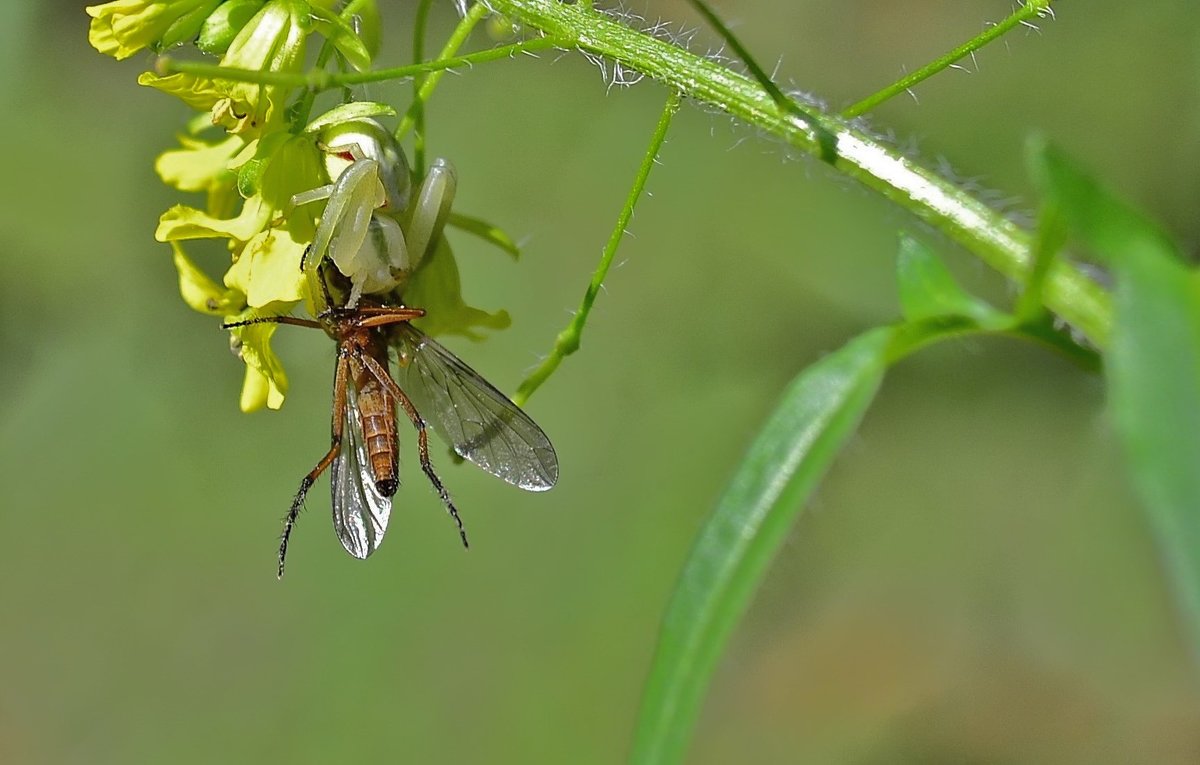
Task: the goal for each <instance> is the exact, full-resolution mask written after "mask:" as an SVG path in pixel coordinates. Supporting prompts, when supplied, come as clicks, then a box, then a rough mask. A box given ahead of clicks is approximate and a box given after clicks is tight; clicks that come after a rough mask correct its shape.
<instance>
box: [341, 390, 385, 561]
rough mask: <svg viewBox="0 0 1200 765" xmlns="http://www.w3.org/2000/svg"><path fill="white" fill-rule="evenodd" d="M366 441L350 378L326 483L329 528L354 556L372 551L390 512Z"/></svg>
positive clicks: (355, 393)
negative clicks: (339, 442)
mask: <svg viewBox="0 0 1200 765" xmlns="http://www.w3.org/2000/svg"><path fill="white" fill-rule="evenodd" d="M366 441H367V440H366V439H365V438H364V437H363V430H362V418H361V416H360V415H359V413H358V391H357V390H356V389H355V386H354V380H353V379H351V380H348V381H347V382H346V414H345V419H344V420H343V422H342V448H341V451H339V452H338V455H337V456H336V457H334V459H333V466H332V469H331V470H332V472H331V474H330V480H329V484H330V487H331V489H332V490H333V528H334V530H335V531H337V535H338V539H340V540H341V541H342V547H345V548H346V552H348V553H350V554H351V555H353V556H354V557H355V558H365V557H367V556H368V555H370V554H371V553H373V552H375V550H376V549H377V548H378V547H379V543H380V542H382V541H383V534H384V532H386V531H387V524H388V518H389V517H390V516H391V514H392V498H391V497H385V496H384V495H383V494H381V493H379V490H378V489H377V488H376V487H375V477H374V476H373V475H372V474H371V460H370V457H369V456H368V454H367V443H366Z"/></svg>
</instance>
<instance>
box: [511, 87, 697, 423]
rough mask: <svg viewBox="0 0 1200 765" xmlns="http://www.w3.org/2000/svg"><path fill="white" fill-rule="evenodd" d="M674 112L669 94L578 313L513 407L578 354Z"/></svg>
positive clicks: (527, 380)
mask: <svg viewBox="0 0 1200 765" xmlns="http://www.w3.org/2000/svg"><path fill="white" fill-rule="evenodd" d="M678 110H679V94H678V93H677V92H676V91H674V90H672V91H671V93H670V95H669V96H667V103H666V105H665V106H663V111H662V115H661V116H660V117H659V118H658V125H657V126H656V127H655V128H654V135H653V136H652V137H651V138H650V145H649V146H648V147H647V148H646V155H645V156H644V157H643V158H642V164H641V167H639V168H638V172H637V176H636V177H635V178H634V179H633V186H632V187H631V188H630V189H629V194H628V195H627V196H626V197H625V205H624V206H623V207H622V208H621V214H620V215H618V216H617V225H615V226H613V230H612V234H611V235H610V236H609V237H608V243H607V244H606V245H605V246H604V252H603V253H602V254H601V255H600V263H599V264H598V265H597V266H596V270H595V271H594V272H593V273H592V281H591V282H590V283H589V284H588V287H587V290H586V291H585V292H584V293H583V300H582V301H581V302H580V304H579V310H578V311H576V312H575V316H574V317H572V319H571V323H570V324H568V325H567V327H566V328H565V329H564V330H563V331H562V332H559V333H558V337H556V338H555V339H554V349H553V350H551V351H550V355H549V356H547V357H546V358H545V359H544V360H543V361H542V363H541V364H539V365H538V368H537V369H535V370H533V372H532V373H530V375H529V376H528V377H526V378H525V380H524V382H522V383H521V385H520V387H518V388H517V392H516V395H514V396H513V402H515V403H516V404H517V406H522V405H524V403H525V402H526V401H528V400H529V397H530V396H531V395H533V392H534V391H535V390H537V389H538V388H539V387H540V386H541V384H542V383H544V382H545V381H546V380H547V379H548V378H549V377H550V375H552V374H554V370H556V369H558V365H559V364H561V363H562V361H563V359H565V358H566V357H567V356H570V355H571V354H572V353H574V352H575V351H577V350H579V342H580V339H581V337H582V336H583V327H584V325H585V324H587V320H588V315H589V314H590V313H591V312H592V305H593V304H594V303H595V302H596V296H597V295H599V294H600V288H601V287H602V286H603V285H604V277H605V276H607V275H608V269H609V267H611V266H612V262H613V258H614V257H616V254H617V247H618V246H620V244H621V240H622V239H623V238H624V237H625V230H626V228H627V227H628V226H629V221H630V219H632V218H633V208H634V207H635V206H637V203H638V200H639V199H640V198H641V196H642V191H643V190H644V189H645V188H646V180H647V179H648V178H649V177H650V171H651V170H652V169H653V168H654V163H655V160H657V158H658V151H659V149H661V148H662V145H663V141H665V140H666V137H667V128H669V127H670V126H671V118H672V117H673V116H675V112H676V111H678Z"/></svg>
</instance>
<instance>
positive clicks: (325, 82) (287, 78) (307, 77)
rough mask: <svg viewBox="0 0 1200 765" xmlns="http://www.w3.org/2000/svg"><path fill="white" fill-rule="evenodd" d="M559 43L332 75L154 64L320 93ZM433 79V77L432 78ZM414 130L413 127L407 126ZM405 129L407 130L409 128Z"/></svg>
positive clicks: (169, 70)
mask: <svg viewBox="0 0 1200 765" xmlns="http://www.w3.org/2000/svg"><path fill="white" fill-rule="evenodd" d="M558 44H559V43H558V42H557V41H555V40H552V39H550V38H546V37H539V38H537V39H534V40H525V41H523V42H518V43H513V44H512V45H501V46H499V47H496V48H488V49H487V50H481V51H478V52H476V53H468V54H466V55H464V56H454V57H452V58H440V59H437V60H436V61H426V62H423V63H420V64H412V65H410V66H397V67H392V68H391V69H374V70H372V71H369V72H342V73H337V74H334V73H330V72H326V71H324V70H320V69H313V70H312V71H310V72H308V73H307V74H302V73H299V72H263V71H259V70H258V69H239V68H236V67H225V66H219V65H216V64H203V63H200V62H198V61H178V60H176V59H173V58H171V57H169V56H160V57H159V59H158V62H157V63H156V65H155V68H156V70H157V71H158V72H159V74H176V73H182V74H191V75H194V76H196V77H206V78H208V79H210V80H225V81H227V82H254V83H258V84H260V85H281V86H284V87H289V88H305V87H311V88H316V89H317V90H329V89H331V88H340V87H344V86H346V85H361V84H364V83H368V82H384V81H387V80H403V79H407V78H409V77H416V76H417V75H420V74H426V73H430V72H433V73H440V72H443V71H445V70H447V69H458V68H460V67H470V66H474V65H476V64H484V63H487V62H489V61H496V60H498V59H503V58H512V57H513V56H515V55H517V54H518V53H529V52H536V51H539V50H546V49H547V48H553V47H555V46H557V45H558ZM430 79H431V80H432V78H430ZM430 90H432V88H431V87H430V83H429V82H426V83H425V88H424V89H423V90H422V93H426V92H428V91H430ZM408 128H411V124H410V125H409V126H408ZM408 128H406V130H407V129H408Z"/></svg>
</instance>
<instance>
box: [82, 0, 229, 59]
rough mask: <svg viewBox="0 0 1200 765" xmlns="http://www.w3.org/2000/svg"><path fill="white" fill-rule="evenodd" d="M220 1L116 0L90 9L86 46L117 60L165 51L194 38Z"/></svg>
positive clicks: (87, 9) (88, 9)
mask: <svg viewBox="0 0 1200 765" xmlns="http://www.w3.org/2000/svg"><path fill="white" fill-rule="evenodd" d="M220 4H221V0H158V2H153V1H152V0H116V2H112V3H105V4H104V5H92V6H89V7H87V8H86V9H85V10H86V11H87V13H88V15H89V16H91V17H92V23H91V26H90V27H89V29H88V42H90V43H91V44H92V47H93V48H95V49H96V50H98V51H100V52H101V53H104V54H106V55H109V56H112V57H113V58H115V59H117V60H120V59H123V58H128V57H130V56H132V55H133V54H134V53H137V52H138V51H140V50H142V49H143V48H147V47H151V46H153V47H156V48H166V47H170V46H172V45H175V44H177V43H181V42H183V41H185V40H188V39H192V38H194V37H195V36H196V35H197V34H199V32H200V25H201V24H203V23H204V20H205V19H206V18H208V15H209V14H210V13H212V12H213V10H214V9H215V8H216V7H217V6H218V5H220Z"/></svg>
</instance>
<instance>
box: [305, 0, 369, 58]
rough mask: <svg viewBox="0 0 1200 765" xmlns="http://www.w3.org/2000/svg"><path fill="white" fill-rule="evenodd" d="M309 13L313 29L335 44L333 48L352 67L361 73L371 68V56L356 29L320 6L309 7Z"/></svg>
mask: <svg viewBox="0 0 1200 765" xmlns="http://www.w3.org/2000/svg"><path fill="white" fill-rule="evenodd" d="M309 12H310V13H312V16H313V28H314V29H316V30H317V31H318V32H320V33H321V34H322V35H324V36H325V38H326V39H328V40H329V42H331V43H333V47H335V48H337V50H338V53H341V54H342V55H343V56H345V58H346V61H347V62H348V63H349V64H350V66H352V67H354V68H355V69H357V70H358V71H360V72H362V71H366V70H367V69H370V68H371V54H370V52H369V51H368V50H367V46H366V45H365V44H364V43H363V41H362V40H360V39H359V37H358V35H357V34H356V33H355V32H354V29H353V28H352V27H351V26H350V25H349V24H347V23H346V22H345V21H342V18H341V16H339V15H337V14H336V13H334V12H333V11H329V10H326V9H325V8H322V7H320V6H319V5H312V6H309Z"/></svg>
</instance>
